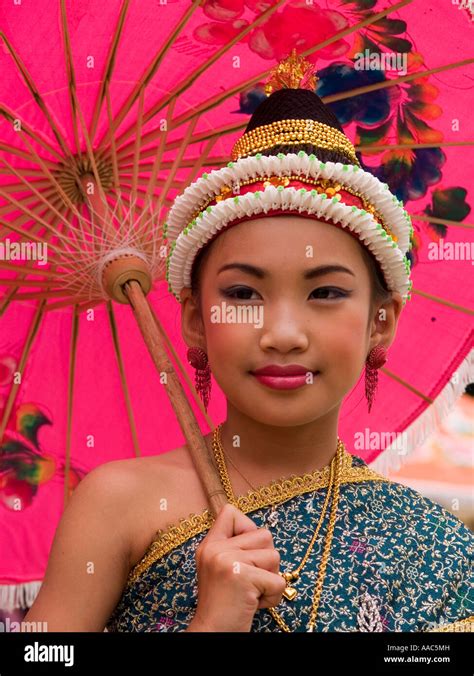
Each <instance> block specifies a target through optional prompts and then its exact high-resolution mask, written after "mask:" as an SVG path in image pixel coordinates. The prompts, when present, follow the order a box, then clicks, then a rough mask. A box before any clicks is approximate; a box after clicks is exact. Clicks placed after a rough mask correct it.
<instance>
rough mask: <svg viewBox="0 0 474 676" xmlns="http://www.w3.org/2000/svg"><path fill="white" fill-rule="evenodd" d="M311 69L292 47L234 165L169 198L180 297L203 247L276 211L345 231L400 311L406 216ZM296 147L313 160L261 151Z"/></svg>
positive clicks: (405, 289)
mask: <svg viewBox="0 0 474 676" xmlns="http://www.w3.org/2000/svg"><path fill="white" fill-rule="evenodd" d="M313 69H314V66H313V65H312V64H311V63H308V62H307V61H305V60H304V59H303V58H302V57H298V56H297V55H296V52H295V50H293V52H292V54H291V56H289V57H288V58H286V59H284V60H283V61H282V62H280V64H279V65H278V66H277V67H276V68H274V69H273V71H272V75H271V77H270V78H269V80H267V83H266V93H267V94H270V96H268V98H267V99H265V100H264V101H263V102H262V103H261V104H260V105H259V106H258V108H257V109H256V110H255V112H254V113H253V115H252V117H251V119H250V121H249V123H248V125H247V127H246V129H245V132H244V134H243V135H242V136H241V137H240V138H239V139H238V140H237V142H236V143H235V145H234V147H233V149H232V155H231V157H232V161H231V162H229V163H228V165H227V166H226V167H224V168H222V169H218V170H215V171H211V172H210V173H204V174H203V175H202V176H201V177H200V178H199V179H197V180H196V181H195V182H194V183H192V184H191V185H189V186H188V187H187V188H186V189H185V190H184V191H183V193H182V194H181V195H179V196H178V197H176V199H175V201H174V203H173V205H172V207H171V209H170V212H169V214H168V220H167V223H166V224H165V235H166V237H167V240H168V242H169V247H170V248H169V252H168V257H167V266H166V267H167V270H166V279H167V280H168V288H169V290H170V291H171V292H172V293H173V295H174V296H175V297H176V299H177V300H178V301H180V297H179V294H180V291H181V289H182V288H183V287H189V286H191V272H192V266H193V262H194V260H195V258H196V256H197V254H198V252H199V250H200V249H201V248H202V247H203V246H204V245H206V244H207V243H208V242H210V241H211V240H212V239H214V238H215V237H216V236H218V235H219V233H221V232H222V231H223V230H224V229H227V228H229V227H231V226H232V225H236V224H237V223H241V222H242V221H245V220H249V219H253V218H258V217H265V216H272V215H278V214H300V215H302V216H305V217H307V218H314V219H316V220H319V221H324V222H326V223H330V224H332V225H336V226H337V227H341V228H344V229H345V230H347V231H348V232H349V233H350V234H352V235H353V236H354V237H357V238H358V240H359V242H360V243H361V244H362V245H363V246H365V247H367V249H368V250H369V252H370V253H371V254H372V255H373V256H374V258H375V260H376V261H377V263H378V266H379V268H380V270H381V272H382V274H383V276H384V279H385V282H386V285H387V288H388V289H389V290H391V291H398V292H399V293H400V294H401V296H402V299H403V305H405V303H406V301H407V300H408V299H410V298H411V296H410V289H411V286H412V282H411V280H410V260H409V258H408V257H407V255H406V254H407V252H408V251H409V250H410V249H411V246H412V244H411V236H412V234H413V227H412V224H411V220H410V217H409V215H408V213H407V212H406V211H405V209H404V208H403V203H402V202H401V200H398V199H397V197H395V196H394V195H393V194H392V193H391V192H390V190H389V187H388V185H387V184H386V183H381V182H380V181H379V180H378V179H377V178H376V177H375V176H373V174H371V173H369V172H368V171H365V170H363V169H362V168H361V166H360V163H359V161H358V159H357V157H356V154H355V150H354V146H353V145H352V143H351V142H350V140H349V139H348V138H347V136H346V135H345V134H344V132H343V130H342V127H341V126H340V124H339V122H338V120H337V118H336V116H335V115H334V113H333V112H332V111H331V109H330V108H328V107H327V106H325V104H324V103H323V102H322V100H321V99H320V97H319V96H318V95H317V94H316V93H315V91H314V89H315V85H316V80H317V78H316V76H315V75H314V74H313ZM301 144H312V146H313V147H314V149H315V153H316V154H307V153H306V152H303V151H300V152H297V153H292V152H285V153H278V154H277V155H270V156H265V155H263V154H262V153H263V152H265V151H270V152H271V150H272V149H273V148H276V147H277V146H281V145H283V146H286V147H289V148H291V146H292V145H301ZM318 149H324V150H325V151H326V157H327V156H328V155H327V153H328V152H329V153H330V152H331V151H336V152H338V153H342V154H343V155H344V157H346V158H347V163H346V164H343V163H341V162H339V161H334V162H332V161H327V160H326V161H325V162H322V161H320V160H319V159H318V156H317V152H318ZM330 156H331V155H329V157H330ZM288 240H289V241H290V242H291V232H289V233H288Z"/></svg>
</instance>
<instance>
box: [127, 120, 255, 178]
mask: <svg viewBox="0 0 474 676" xmlns="http://www.w3.org/2000/svg"><path fill="white" fill-rule="evenodd" d="M196 119H197V118H196ZM246 125H247V122H244V123H241V122H233V123H232V124H226V125H224V126H223V127H218V128H217V129H216V127H213V128H212V129H205V130H204V131H200V132H199V133H198V134H196V135H195V136H193V138H192V139H191V140H190V141H189V145H192V144H194V143H199V142H200V141H208V140H210V139H216V140H217V139H219V138H221V136H225V135H226V134H233V133H234V132H235V131H238V130H239V129H242V128H243V127H245V126H246ZM177 126H179V125H176V124H175V123H174V122H173V120H171V122H170V123H169V124H168V131H172V130H173V129H175V128H176V127H177ZM162 135H163V132H162V131H161V130H160V129H153V130H152V131H150V132H147V133H146V134H143V137H142V143H143V146H144V145H145V144H149V143H153V142H154V141H156V140H157V139H161V137H162ZM182 144H183V139H182V138H181V139H175V140H174V141H170V142H169V143H168V144H166V147H165V148H164V149H163V151H164V152H169V151H170V150H174V149H175V148H180V147H181V145H182ZM132 147H133V141H130V143H127V144H126V145H124V146H121V148H120V149H118V150H117V157H118V159H119V160H120V163H121V164H122V163H123V161H124V160H126V159H128V158H130V157H132V152H131V150H132ZM154 154H155V148H154V147H151V148H146V149H144V150H143V151H142V153H141V155H140V159H143V158H145V157H150V156H153V155H154ZM228 161H229V160H227V162H228ZM132 166H133V165H132Z"/></svg>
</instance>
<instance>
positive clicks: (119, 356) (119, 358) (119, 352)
mask: <svg viewBox="0 0 474 676" xmlns="http://www.w3.org/2000/svg"><path fill="white" fill-rule="evenodd" d="M107 311H108V315H109V323H110V330H111V332H112V340H113V344H114V350H115V356H116V358H117V366H118V369H119V374H120V382H121V384H122V390H123V396H124V399H125V407H126V409H127V417H128V423H129V426H130V433H131V435H132V440H133V449H134V451H135V456H136V457H140V456H141V450H140V444H139V442H138V434H137V427H136V424H135V416H134V415H133V408H132V401H131V398H130V391H129V389H128V383H127V377H126V375H125V366H124V363H123V357H122V350H121V348H120V341H119V336H118V328H117V322H116V320H115V313H114V308H113V304H112V302H111V301H110V300H109V301H107Z"/></svg>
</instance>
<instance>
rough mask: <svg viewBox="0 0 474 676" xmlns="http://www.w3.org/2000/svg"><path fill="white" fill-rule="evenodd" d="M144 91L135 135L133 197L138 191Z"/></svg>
mask: <svg viewBox="0 0 474 676" xmlns="http://www.w3.org/2000/svg"><path fill="white" fill-rule="evenodd" d="M144 93H145V92H144V89H141V90H140V96H139V99H138V116H137V127H136V129H137V133H136V134H135V143H134V149H133V174H132V195H136V190H137V179H138V158H139V156H140V142H141V138H140V136H141V133H142V122H143V104H144V100H143V97H144Z"/></svg>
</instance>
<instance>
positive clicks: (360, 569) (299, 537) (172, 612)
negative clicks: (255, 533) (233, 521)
mask: <svg viewBox="0 0 474 676" xmlns="http://www.w3.org/2000/svg"><path fill="white" fill-rule="evenodd" d="M328 483H329V466H327V467H325V468H323V469H321V470H316V471H315V472H313V473H308V474H304V475H301V476H297V475H294V474H293V475H291V476H290V477H288V478H282V479H279V480H276V481H272V482H271V483H270V484H268V485H266V486H261V487H259V488H258V489H256V490H255V491H249V492H248V493H247V494H245V495H240V496H238V498H237V503H238V507H239V508H240V509H241V510H242V511H243V512H244V513H245V514H248V515H249V516H250V518H251V519H252V520H253V521H254V522H255V523H256V524H257V526H266V527H268V528H269V529H270V531H271V532H272V535H273V543H274V546H275V547H276V548H277V549H278V551H279V552H280V571H282V572H286V571H287V570H293V569H295V568H296V567H297V566H298V565H299V563H300V562H301V560H302V558H303V556H304V554H305V553H306V551H307V548H308V545H309V543H310V542H311V538H312V535H313V533H314V530H315V525H316V523H317V520H318V517H319V514H320V512H321V508H322V505H323V502H324V497H325V495H326V491H327V487H328ZM282 496H283V501H282ZM229 497H230V496H229ZM272 505H276V513H274V512H272V511H271V507H272ZM275 517H276V518H275ZM328 518H329V510H328V511H327V513H326V515H325V521H324V522H323V524H322V527H321V531H320V533H319V535H318V538H317V540H316V543H315V545H314V547H313V550H312V552H311V554H310V557H309V559H308V561H307V562H306V564H305V566H304V567H303V570H302V572H301V575H300V578H299V579H298V580H297V581H296V582H295V583H294V584H293V586H294V587H295V588H296V589H297V595H296V597H295V598H294V599H292V600H287V599H286V598H285V597H283V598H282V601H281V603H280V604H279V605H278V606H277V607H276V610H277V612H278V614H279V615H280V617H282V618H283V619H284V621H285V622H286V624H287V626H288V627H289V628H290V629H291V631H292V632H297V631H307V624H308V621H309V617H310V611H311V605H312V599H313V592H314V585H315V582H316V575H317V570H318V565H319V561H320V558H321V551H322V545H323V542H324V536H325V532H326V528H327V520H328ZM213 522H214V517H213V515H212V513H211V512H210V510H207V509H206V510H204V511H203V512H202V513H201V514H190V515H189V517H187V518H183V519H181V520H180V521H179V523H178V524H174V525H171V526H169V527H167V528H166V529H161V530H159V531H157V533H156V536H155V538H154V539H153V541H152V542H151V544H150V545H149V547H148V549H147V550H146V552H145V553H144V556H143V558H142V559H141V560H140V561H139V562H138V563H137V564H136V565H135V566H134V567H133V568H132V569H131V571H130V573H129V576H128V580H127V583H126V586H125V588H124V590H123V593H122V596H121V598H120V600H119V602H118V604H117V606H116V607H115V609H114V611H113V613H112V615H111V617H110V618H109V620H108V622H107V624H106V630H107V631H109V632H132V631H139V632H142V631H147V632H154V631H184V630H185V629H186V627H187V626H188V624H189V623H190V622H191V620H192V618H193V616H194V613H195V611H196V605H197V592H198V587H197V577H196V563H195V551H196V547H197V546H198V545H199V543H200V542H201V541H202V540H203V538H204V537H205V536H206V533H207V531H208V530H209V528H210V527H211V526H212V523H213ZM473 552H474V538H473V535H472V533H471V531H470V530H469V529H468V528H467V527H466V526H465V524H464V523H463V522H462V521H460V520H459V519H458V518H457V517H455V516H454V515H453V514H451V513H450V512H448V511H447V510H445V509H444V508H443V507H441V506H440V505H438V504H437V503H435V502H432V501H431V500H429V499H427V498H424V497H423V496H421V495H420V494H419V493H417V492H416V491H414V490H412V489H410V488H407V487H406V486H403V485H402V484H399V483H395V482H392V481H390V480H389V479H387V478H386V477H383V476H382V475H380V474H377V473H376V472H374V471H373V470H371V469H370V468H369V467H368V466H367V464H366V463H365V462H364V461H363V460H362V459H361V458H359V457H358V456H355V455H351V454H350V453H348V452H345V454H344V464H343V473H342V482H341V487H340V498H339V506H338V513H337V520H336V525H335V529H334V535H333V540H332V545H331V551H330V558H329V562H328V565H327V569H326V575H325V578H324V585H323V591H322V596H321V599H320V604H319V609H318V615H317V621H316V625H315V628H314V631H342V632H348V631H350V632H362V631H384V632H399V631H408V632H426V631H440V630H441V631H473V630H474V595H473V585H472V582H473V574H472V560H473ZM251 631H265V632H278V631H280V632H281V631H282V629H281V628H280V627H279V625H278V624H277V622H276V621H275V620H274V618H273V617H272V615H271V614H270V612H269V611H268V610H267V609H265V608H261V609H259V610H257V612H256V613H255V616H254V619H253V623H252V626H251Z"/></svg>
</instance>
